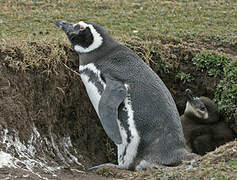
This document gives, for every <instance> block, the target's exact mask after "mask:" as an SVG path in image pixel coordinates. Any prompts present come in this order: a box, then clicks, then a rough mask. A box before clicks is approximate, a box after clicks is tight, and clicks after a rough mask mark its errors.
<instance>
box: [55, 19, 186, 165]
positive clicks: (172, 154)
mask: <svg viewBox="0 0 237 180" xmlns="http://www.w3.org/2000/svg"><path fill="white" fill-rule="evenodd" d="M55 24H56V25H57V26H58V27H60V28H61V29H62V30H63V31H64V32H65V33H66V34H67V36H68V38H69V40H70V42H71V44H72V47H73V48H74V50H75V51H76V52H77V53H78V55H79V61H80V66H79V72H80V76H81V79H82V81H83V83H84V85H85V87H86V91H87V93H88V95H89V98H90V100H91V102H92V104H93V106H94V108H95V110H96V112H97V114H98V117H99V119H100V121H101V124H102V126H103V128H104V130H105V132H106V133H107V135H108V136H109V137H110V138H111V139H112V140H113V142H114V143H115V144H116V145H117V149H118V166H116V167H118V168H122V169H130V170H138V169H145V168H149V167H153V166H156V165H176V164H179V163H180V162H181V161H182V160H183V159H184V158H185V157H186V153H187V151H186V150H185V142H184V135H183V131H182V126H181V122H180V117H179V114H178V111H177V108H176V105H175V102H174V100H173V98H172V96H171V94H170V92H169V90H168V89H167V87H166V86H165V84H164V83H163V82H162V80H161V79H160V78H159V77H158V76H157V74H156V73H155V72H154V71H153V70H152V69H151V68H150V67H149V66H148V65H146V63H144V61H143V60H142V59H141V58H139V56H137V55H136V54H135V53H134V52H133V51H132V50H130V49H129V48H127V47H125V46H124V45H121V44H120V43H118V42H117V41H116V40H114V39H113V38H112V37H111V36H110V35H109V33H108V32H107V31H106V30H105V29H104V28H102V27H101V26H99V25H96V24H94V23H90V22H85V21H80V22H78V23H76V24H71V23H69V22H66V21H63V20H57V21H56V22H55ZM105 165H111V164H103V165H100V166H97V167H103V166H105Z"/></svg>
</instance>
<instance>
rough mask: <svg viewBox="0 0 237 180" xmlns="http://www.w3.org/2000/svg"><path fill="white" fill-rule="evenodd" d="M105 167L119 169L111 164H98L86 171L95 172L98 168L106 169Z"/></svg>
mask: <svg viewBox="0 0 237 180" xmlns="http://www.w3.org/2000/svg"><path fill="white" fill-rule="evenodd" d="M106 167H114V168H118V169H120V166H119V165H116V164H112V163H105V164H100V165H98V166H94V167H91V168H89V169H87V171H97V170H98V169H100V168H106Z"/></svg>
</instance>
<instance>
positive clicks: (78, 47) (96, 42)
mask: <svg viewBox="0 0 237 180" xmlns="http://www.w3.org/2000/svg"><path fill="white" fill-rule="evenodd" d="M76 26H79V27H80V30H81V31H88V32H85V34H83V33H82V36H83V35H84V36H85V37H84V38H85V40H84V41H83V42H81V43H78V44H77V43H76V42H75V43H73V45H74V49H75V51H76V52H78V53H88V52H91V51H93V50H95V49H97V48H98V47H100V46H101V45H102V43H103V38H102V37H101V35H100V34H99V33H98V32H97V31H96V29H95V27H94V26H93V25H92V24H87V23H85V22H84V21H80V22H78V23H76V24H74V25H73V27H74V28H75V27H76ZM89 36H91V37H89ZM88 40H89V41H90V42H89V43H88ZM82 43H84V45H83V44H82ZM85 44H87V45H85Z"/></svg>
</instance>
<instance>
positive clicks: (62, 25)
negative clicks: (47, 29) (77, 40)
mask: <svg viewBox="0 0 237 180" xmlns="http://www.w3.org/2000/svg"><path fill="white" fill-rule="evenodd" d="M54 24H55V25H56V26H58V27H59V28H61V29H62V30H63V31H64V32H65V33H66V34H67V35H68V36H70V35H71V34H72V33H74V31H75V30H74V27H73V24H71V23H69V22H66V21H63V20H57V21H55V22H54Z"/></svg>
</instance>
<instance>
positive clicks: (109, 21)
mask: <svg viewBox="0 0 237 180" xmlns="http://www.w3.org/2000/svg"><path fill="white" fill-rule="evenodd" d="M0 7H1V11H0V19H1V21H2V24H1V25H0V35H1V38H6V37H9V36H11V37H12V36H15V37H19V35H20V36H21V37H24V38H30V39H31V38H32V39H33V38H35V36H36V37H37V38H42V36H45V34H48V36H58V37H59V36H62V33H61V32H59V30H58V29H57V28H56V27H54V25H53V22H54V21H55V20H56V19H65V20H68V21H72V22H77V21H79V20H88V21H92V22H96V23H99V24H101V25H104V26H106V28H107V29H108V30H109V31H110V33H111V34H112V35H114V36H119V37H121V36H125V37H129V36H137V37H139V38H142V39H144V38H157V37H158V36H160V35H165V36H171V37H181V38H183V37H190V36H191V37H193V36H194V37H198V36H205V37H211V38H223V39H224V40H226V41H233V40H236V36H237V21H236V19H237V14H236V11H237V2H236V1H235V0H228V1H227V0H219V1H214V0H210V1H208V2H207V1H205V0H199V1H192V0H189V1H188V0H179V1H151V0H148V1H145V0H124V1H117V0H112V1H101V0H94V1H92V0H90V1H77V0H71V1H69V0H61V1H56V0H47V1H42V0H31V1H30V0H24V1H23V0H10V1H8V0H1V1H0ZM134 30H136V31H138V32H137V33H134Z"/></svg>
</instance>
